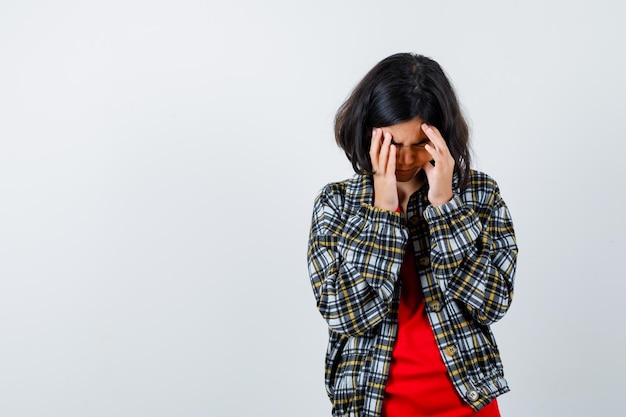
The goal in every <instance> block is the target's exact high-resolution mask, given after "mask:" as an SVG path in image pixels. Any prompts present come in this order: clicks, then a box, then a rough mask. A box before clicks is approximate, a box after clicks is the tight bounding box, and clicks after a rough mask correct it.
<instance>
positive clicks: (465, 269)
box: [308, 171, 517, 417]
mask: <svg viewBox="0 0 626 417" xmlns="http://www.w3.org/2000/svg"><path fill="white" fill-rule="evenodd" d="M453 189H454V191H455V196H454V198H453V199H452V200H451V201H450V202H448V203H446V204H444V205H442V206H439V207H433V206H431V205H430V204H429V202H428V185H425V186H424V187H422V188H421V189H420V190H419V191H417V192H416V193H415V194H413V195H412V196H411V198H410V200H409V204H408V209H407V218H408V221H406V220H405V217H404V215H403V214H402V213H393V212H389V211H386V210H381V209H378V208H375V207H373V182H372V178H371V177H369V176H362V175H355V176H354V177H352V178H351V179H349V180H346V181H343V182H338V183H332V184H329V185H327V186H326V187H325V188H324V189H323V190H322V191H321V193H320V194H319V196H318V197H317V198H316V200H315V204H314V209H313V221H312V225H311V234H310V240H309V247H308V268H309V275H310V278H311V284H312V286H313V292H314V294H315V298H316V300H317V307H318V309H319V311H320V313H321V314H322V316H323V317H324V319H326V321H327V323H328V326H329V343H328V350H327V354H326V364H325V365H326V391H327V393H328V396H329V397H330V399H331V401H332V404H333V416H335V417H339V416H342V417H343V416H361V417H376V416H379V415H380V411H381V407H382V401H383V398H384V394H385V383H386V380H387V375H388V373H389V365H390V362H391V352H392V349H393V346H394V342H395V338H396V334H397V312H398V305H399V296H400V281H399V279H398V277H399V273H400V266H401V265H402V261H403V255H404V251H405V249H406V248H407V247H411V246H412V249H413V250H414V253H415V260H416V267H417V273H418V276H419V280H420V284H421V287H422V291H423V293H424V302H425V305H426V311H427V315H428V319H429V321H430V323H431V326H432V328H433V332H434V335H435V339H436V341H437V344H438V346H439V350H440V353H441V357H442V358H443V361H444V363H445V365H446V368H447V370H448V375H449V377H450V379H451V381H452V383H453V384H454V387H455V388H456V391H457V392H458V394H459V395H460V396H461V397H462V398H463V399H464V400H465V401H466V402H467V403H468V404H470V405H471V406H472V408H473V409H474V410H479V409H480V408H482V407H484V406H485V405H486V404H488V403H489V402H490V401H491V400H492V399H493V398H495V397H496V396H498V395H500V394H503V393H505V392H507V391H508V390H509V388H508V385H507V382H506V380H505V379H504V377H503V371H502V363H501V361H500V355H499V352H498V348H497V345H496V343H495V340H494V337H493V334H492V333H491V330H490V328H489V325H490V324H492V323H494V322H496V321H497V320H499V319H500V318H502V316H504V314H505V313H506V311H507V310H508V308H509V306H510V304H511V299H512V297H513V277H514V274H515V265H516V259H517V245H516V242H515V236H514V232H513V224H512V221H511V217H510V214H509V211H508V209H507V207H506V205H505V204H504V201H503V200H502V198H501V196H500V192H499V189H498V185H497V184H496V182H495V181H494V180H493V179H491V178H490V177H489V176H487V175H485V174H483V173H481V172H478V171H472V173H471V177H470V181H469V184H468V186H467V188H466V189H465V190H463V191H460V190H459V189H458V186H457V180H456V176H455V178H454V183H453ZM409 245H410V246H409Z"/></svg>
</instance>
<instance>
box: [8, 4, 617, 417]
mask: <svg viewBox="0 0 626 417" xmlns="http://www.w3.org/2000/svg"><path fill="white" fill-rule="evenodd" d="M505 3H507V2H496V1H491V2H486V1H472V2H465V1H430V2H418V1H387V2H380V1H331V0H318V1H316V2H306V3H305V2H297V1H286V0H285V1H278V0H273V1H264V2H261V1H259V2H255V1H252V0H249V1H229V2H226V1H224V2H210V1H189V0H178V1H173V0H160V1H159V0H157V1H148V0H123V1H122V0H112V1H111V0H109V1H100V0H98V1H77V0H73V1H72V0H66V1H63V0H61V1H54V2H45V1H17V0H13V1H9V0H3V1H2V2H0V59H1V61H0V193H1V194H0V197H1V200H0V415H1V416H6V417H27V416H28V417H30V416H46V417H47V416H59V417H61V416H62V417H71V416H76V417H85V416H116V417H122V416H132V417H134V416H151V417H160V416H168V417H170V416H171V417H179V416H183V417H186V416H215V417H232V416H237V417H240V416H263V417H265V416H267V417H270V416H271V417H282V416H284V417H295V416H298V417H300V416H302V417H307V416H311V417H313V416H324V415H330V405H329V401H328V399H327V398H326V395H325V392H324V389H323V357H324V350H325V347H326V329H325V324H324V321H323V320H322V318H321V316H319V313H318V312H317V310H316V308H315V300H314V298H313V295H312V291H311V289H310V287H309V282H308V275H307V271H306V259H305V258H306V257H305V254H306V244H307V238H308V229H309V222H310V216H311V208H312V203H313V198H314V197H315V195H316V194H317V192H318V191H319V190H320V189H321V187H322V186H323V185H324V184H326V183H327V182H330V181H334V180H340V179H344V178H346V177H348V176H349V175H351V167H350V164H349V163H348V161H347V160H346V159H345V157H344V156H343V154H342V152H341V151H340V150H338V149H337V147H336V146H335V144H334V139H333V133H332V122H333V116H334V113H335V111H336V109H337V107H338V106H339V105H340V104H341V102H342V101H343V100H344V99H345V98H346V96H347V95H348V93H349V92H350V90H351V89H352V88H353V86H354V85H355V84H356V83H357V82H358V81H359V80H360V79H361V77H362V76H363V75H364V74H365V73H366V72H367V71H368V70H369V69H370V68H371V67H372V66H373V65H374V64H375V63H376V62H378V61H379V60H380V59H382V58H384V57H386V56H388V55H390V54H392V53H395V52H401V51H402V52H404V51H411V52H418V53H422V54H425V55H428V56H431V57H433V58H434V59H435V60H437V61H438V62H439V63H440V64H441V65H442V66H443V67H444V69H445V70H446V71H447V73H448V75H449V76H450V78H451V80H452V81H453V83H454V84H455V86H456V88H457V92H458V94H459V98H460V100H461V102H462V106H463V108H464V110H465V112H466V114H467V116H468V120H469V122H470V124H471V129H472V138H473V143H474V151H475V167H476V168H478V169H480V170H483V171H486V172H487V173H489V174H490V175H492V176H493V177H495V178H496V179H497V180H498V182H499V184H500V186H501V189H502V193H503V196H504V198H505V200H506V201H507V203H508V205H509V208H510V210H511V212H512V214H513V218H514V221H515V226H516V230H517V234H518V240H519V242H518V243H519V246H520V250H521V251H520V258H519V266H518V274H517V281H516V295H515V302H514V303H513V306H512V308H511V310H510V312H509V314H508V315H507V316H506V317H505V318H504V319H503V320H502V321H501V322H500V323H498V324H497V325H496V326H495V329H494V331H495V333H496V336H497V338H498V342H499V345H500V348H501V351H502V356H503V360H504V365H505V371H506V376H507V379H508V380H509V383H510V385H511V388H512V392H511V393H509V394H507V395H505V396H503V397H501V398H500V407H501V410H502V414H503V416H504V417H528V416H533V417H541V416H546V417H554V416H568V417H578V416H580V417H586V416H590V415H598V416H605V417H608V416H615V417H617V416H622V415H623V390H624V372H625V371H626V361H625V359H624V355H625V352H626V339H625V333H626V332H625V331H624V324H623V323H624V320H623V319H624V312H623V310H622V305H623V303H624V292H625V290H626V286H625V284H624V279H625V278H626V277H625V274H624V267H623V266H622V264H623V261H624V258H625V257H626V256H625V251H626V243H625V237H624V236H625V234H626V222H625V220H624V206H625V203H626V201H625V197H624V182H623V179H624V174H625V169H624V166H623V159H624V157H623V155H624V151H625V146H624V140H625V135H624V133H623V131H624V111H625V110H626V109H625V105H624V97H626V82H625V81H624V74H625V73H626V61H625V55H624V39H626V29H624V28H625V26H624V24H623V20H624V12H625V10H624V6H621V5H619V4H620V3H621V2H619V1H614V2H611V1H595V2H591V1H576V2H572V1H525V2H517V3H515V4H513V3H512V2H511V3H507V4H505Z"/></svg>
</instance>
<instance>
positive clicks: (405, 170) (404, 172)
mask: <svg viewBox="0 0 626 417" xmlns="http://www.w3.org/2000/svg"><path fill="white" fill-rule="evenodd" d="M413 172H415V169H396V175H398V174H400V175H408V174H411V173H413Z"/></svg>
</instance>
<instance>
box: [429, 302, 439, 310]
mask: <svg viewBox="0 0 626 417" xmlns="http://www.w3.org/2000/svg"><path fill="white" fill-rule="evenodd" d="M429 305H430V311H434V312H435V313H439V312H440V311H441V303H440V302H439V301H436V300H435V301H433V302H431V303H430V304H429Z"/></svg>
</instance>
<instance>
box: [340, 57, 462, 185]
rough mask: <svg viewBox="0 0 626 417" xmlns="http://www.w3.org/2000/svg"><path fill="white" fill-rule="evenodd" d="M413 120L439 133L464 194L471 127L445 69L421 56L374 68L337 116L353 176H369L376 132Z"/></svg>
mask: <svg viewBox="0 0 626 417" xmlns="http://www.w3.org/2000/svg"><path fill="white" fill-rule="evenodd" d="M415 117H419V118H420V119H422V121H424V122H425V123H428V124H430V125H433V126H435V127H436V128H437V129H439V131H440V132H441V135H442V136H443V138H444V139H445V141H446V144H447V145H448V148H449V149H450V154H451V155H452V157H453V158H454V161H455V165H454V172H455V173H456V174H457V176H458V180H459V187H460V188H461V189H464V188H465V186H466V185H467V181H468V179H469V172H470V162H471V158H470V150H469V133H468V128H467V123H466V122H465V119H464V118H463V115H462V114H461V109H460V106H459V102H458V100H457V98H456V94H455V93H454V89H453V88H452V85H451V84H450V81H449V80H448V78H447V77H446V75H445V73H444V72H443V70H442V69H441V66H439V64H438V63H437V62H435V61H434V60H432V59H430V58H428V57H425V56H423V55H417V54H412V53H399V54H395V55H391V56H390V57H388V58H385V59H383V60H382V61H380V62H379V63H378V64H376V66H374V68H372V69H371V70H370V71H369V72H368V73H367V75H365V77H364V78H363V80H361V82H360V83H359V84H358V85H357V86H356V88H355V89H354V91H352V94H350V97H348V99H347V100H346V102H345V103H343V104H342V105H341V107H340V108H339V110H338V111H337V115H336V116H335V139H336V140H337V144H338V145H339V147H340V148H341V149H343V151H344V152H345V153H346V156H347V157H348V159H349V160H350V162H351V163H352V167H353V168H354V170H355V171H356V172H357V173H359V174H370V175H371V174H372V163H371V161H370V157H369V149H370V143H371V140H372V129H373V128H375V127H383V126H391V125H394V124H397V123H400V122H405V121H408V120H411V119H413V118H415Z"/></svg>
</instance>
